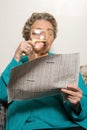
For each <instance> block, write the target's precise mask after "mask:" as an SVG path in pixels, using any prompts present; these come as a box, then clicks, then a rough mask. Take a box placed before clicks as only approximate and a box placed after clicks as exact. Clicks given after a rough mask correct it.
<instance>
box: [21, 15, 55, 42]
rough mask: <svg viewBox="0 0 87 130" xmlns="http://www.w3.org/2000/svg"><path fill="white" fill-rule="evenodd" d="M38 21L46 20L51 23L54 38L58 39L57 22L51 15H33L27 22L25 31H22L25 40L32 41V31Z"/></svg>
mask: <svg viewBox="0 0 87 130" xmlns="http://www.w3.org/2000/svg"><path fill="white" fill-rule="evenodd" d="M36 20H46V21H49V22H50V23H51V24H52V26H53V33H54V38H56V34H57V22H56V19H55V18H54V17H53V16H52V15H51V14H49V13H33V14H32V15H31V17H30V18H29V19H28V20H27V21H26V23H25V25H24V27H23V31H22V36H23V37H24V39H25V40H29V39H30V29H31V26H32V25H33V23H34V22H35V21H36Z"/></svg>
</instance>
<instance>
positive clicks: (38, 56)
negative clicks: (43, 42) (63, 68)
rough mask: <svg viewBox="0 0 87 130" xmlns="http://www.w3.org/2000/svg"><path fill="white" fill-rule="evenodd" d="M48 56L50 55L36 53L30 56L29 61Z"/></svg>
mask: <svg viewBox="0 0 87 130" xmlns="http://www.w3.org/2000/svg"><path fill="white" fill-rule="evenodd" d="M47 55H48V53H45V54H38V53H34V54H31V55H29V56H28V57H29V60H30V61H31V60H34V59H36V58H40V57H43V56H47Z"/></svg>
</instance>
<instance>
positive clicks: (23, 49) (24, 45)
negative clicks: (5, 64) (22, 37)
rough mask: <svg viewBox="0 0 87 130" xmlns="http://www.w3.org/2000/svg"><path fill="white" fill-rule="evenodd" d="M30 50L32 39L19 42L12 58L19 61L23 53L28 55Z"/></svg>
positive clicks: (31, 50)
mask: <svg viewBox="0 0 87 130" xmlns="http://www.w3.org/2000/svg"><path fill="white" fill-rule="evenodd" d="M31 52H33V47H32V41H31V40H29V41H24V42H21V43H20V44H19V46H18V48H17V50H16V51H15V55H14V58H15V59H16V60H17V61H18V62H19V61H20V59H21V56H22V55H23V54H25V55H29V54H30V53H31Z"/></svg>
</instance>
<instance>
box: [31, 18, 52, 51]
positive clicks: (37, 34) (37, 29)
mask: <svg viewBox="0 0 87 130" xmlns="http://www.w3.org/2000/svg"><path fill="white" fill-rule="evenodd" d="M30 38H31V40H32V41H35V40H36V42H35V43H34V51H35V52H36V53H40V52H44V53H47V52H48V51H49V50H50V47H51V45H52V43H53V41H54V32H53V26H52V24H51V23H50V22H49V21H46V20H36V21H35V22H34V23H33V25H32V26H31V30H30Z"/></svg>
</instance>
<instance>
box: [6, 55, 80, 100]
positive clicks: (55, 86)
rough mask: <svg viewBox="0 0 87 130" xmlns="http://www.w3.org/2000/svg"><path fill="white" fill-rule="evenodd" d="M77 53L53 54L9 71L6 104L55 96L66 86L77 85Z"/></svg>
mask: <svg viewBox="0 0 87 130" xmlns="http://www.w3.org/2000/svg"><path fill="white" fill-rule="evenodd" d="M78 74H79V53H74V54H54V55H51V56H44V57H41V58H37V59H35V60H32V61H29V62H26V63H24V64H22V65H20V66H18V67H15V68H13V69H12V70H11V75H10V81H9V84H8V102H11V101H12V100H26V99H33V98H39V97H43V96H49V95H55V94H57V93H58V90H59V89H60V88H62V87H63V88H66V87H67V85H68V84H77V83H78Z"/></svg>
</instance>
